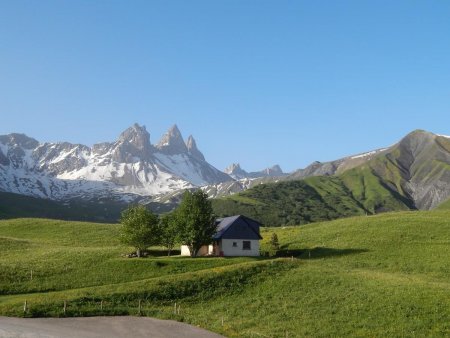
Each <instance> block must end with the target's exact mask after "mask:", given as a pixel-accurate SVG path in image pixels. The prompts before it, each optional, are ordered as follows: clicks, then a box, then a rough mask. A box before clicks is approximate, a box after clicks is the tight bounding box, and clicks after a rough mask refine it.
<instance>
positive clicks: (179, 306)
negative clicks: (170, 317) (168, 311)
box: [177, 305, 181, 314]
mask: <svg viewBox="0 0 450 338" xmlns="http://www.w3.org/2000/svg"><path fill="white" fill-rule="evenodd" d="M180 309H181V305H178V309H177V314H180Z"/></svg>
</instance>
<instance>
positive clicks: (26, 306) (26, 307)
mask: <svg viewBox="0 0 450 338" xmlns="http://www.w3.org/2000/svg"><path fill="white" fill-rule="evenodd" d="M27 310H28V303H27V301H26V300H25V303H24V304H23V313H27Z"/></svg>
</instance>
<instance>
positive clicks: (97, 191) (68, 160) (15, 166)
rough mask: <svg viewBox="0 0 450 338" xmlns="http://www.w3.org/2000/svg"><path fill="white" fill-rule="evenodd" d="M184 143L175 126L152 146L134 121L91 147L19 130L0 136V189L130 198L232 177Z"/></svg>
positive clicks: (66, 196)
mask: <svg viewBox="0 0 450 338" xmlns="http://www.w3.org/2000/svg"><path fill="white" fill-rule="evenodd" d="M166 143H167V144H166ZM187 143H188V145H189V147H188V146H186V144H185V143H184V141H183V140H182V136H181V133H180V131H179V130H178V128H177V127H176V126H174V127H172V128H171V129H170V130H169V131H168V132H167V133H166V135H165V136H164V137H163V140H162V141H161V142H160V143H159V146H158V147H154V146H152V145H151V143H150V134H149V133H148V132H147V130H146V129H145V127H143V126H139V125H138V124H135V125H133V126H132V127H130V128H128V129H127V130H125V131H124V132H123V133H122V134H121V135H120V137H119V139H118V140H117V141H116V142H114V143H101V144H96V145H94V146H93V147H92V148H90V147H87V146H84V145H80V144H70V143H67V142H59V143H39V142H37V141H36V140H34V139H31V138H28V137H27V136H25V135H22V134H10V135H5V136H0V190H1V191H6V192H13V193H18V194H25V195H31V196H36V197H44V198H50V199H56V200H64V199H70V198H74V197H82V198H94V197H95V198H97V197H113V198H116V199H122V200H130V199H132V195H136V196H154V195H158V194H166V193H170V192H173V191H177V190H180V189H188V188H193V187H200V186H203V185H208V184H218V183H222V182H226V181H232V180H233V179H232V178H231V177H230V176H228V175H226V174H224V173H223V172H221V171H219V170H218V169H216V168H214V167H213V166H211V165H210V164H209V163H207V162H206V161H204V160H203V159H204V158H203V155H202V154H201V153H200V151H199V150H198V149H197V146H196V143H195V141H194V139H193V138H192V137H190V138H189V140H188V142H187ZM188 148H189V149H188ZM130 196H131V197H130Z"/></svg>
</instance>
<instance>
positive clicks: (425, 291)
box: [0, 211, 450, 337]
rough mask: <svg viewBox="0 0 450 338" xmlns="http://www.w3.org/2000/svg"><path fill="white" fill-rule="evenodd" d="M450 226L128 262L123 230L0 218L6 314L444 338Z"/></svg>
mask: <svg viewBox="0 0 450 338" xmlns="http://www.w3.org/2000/svg"><path fill="white" fill-rule="evenodd" d="M449 219H450V212H449V211H439V212H438V211H434V212H403V213H387V214H382V215H377V216H361V217H354V218H347V219H341V220H336V221H332V222H325V223H314V224H308V225H305V226H302V227H284V228H267V229H266V228H265V229H263V233H262V235H263V237H264V238H265V240H264V243H263V249H264V248H265V247H266V245H267V244H266V242H267V240H268V239H269V238H270V235H271V233H272V232H276V233H277V234H278V236H279V238H280V243H281V246H282V248H281V250H280V254H281V255H284V256H287V257H288V258H275V259H263V258H198V259H190V258H182V257H170V258H169V257H153V258H146V259H128V258H123V257H122V255H123V254H124V253H126V252H128V251H129V250H130V249H129V248H127V247H123V246H121V245H120V244H119V243H118V242H117V230H118V228H117V225H111V224H94V223H72V222H61V221H47V220H33V219H21V220H6V221H1V222H0V247H1V248H2V255H1V256H0V314H2V315H17V316H23V315H24V313H23V305H24V302H25V300H27V304H28V306H29V309H28V311H27V313H26V314H25V315H26V316H49V315H51V316H63V315H64V314H63V303H64V301H66V302H67V310H66V316H79V315H111V314H138V304H139V301H141V313H142V314H143V315H149V316H155V317H161V318H172V319H177V320H183V321H185V322H188V323H191V324H194V325H199V326H202V327H205V328H207V329H210V330H213V331H216V332H219V333H223V334H225V335H227V336H240V337H267V336H268V337H286V336H289V337H297V336H314V337H330V336H372V337H376V336H379V337H384V336H432V337H446V336H448V335H450V223H449V221H448V220H449ZM155 253H156V252H155ZM291 256H295V257H294V259H291V258H290V257H291ZM31 270H33V278H32V279H31ZM102 301H103V303H102ZM175 302H176V303H177V313H176V314H174V303H175ZM101 304H102V305H101ZM178 306H179V312H178ZM222 323H223V324H222Z"/></svg>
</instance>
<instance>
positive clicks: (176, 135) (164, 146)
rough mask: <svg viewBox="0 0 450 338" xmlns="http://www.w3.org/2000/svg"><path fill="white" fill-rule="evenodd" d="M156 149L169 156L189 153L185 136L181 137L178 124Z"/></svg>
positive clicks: (166, 134)
mask: <svg viewBox="0 0 450 338" xmlns="http://www.w3.org/2000/svg"><path fill="white" fill-rule="evenodd" d="M156 148H157V149H159V150H160V151H161V152H162V153H164V154H167V155H176V154H183V153H187V152H188V148H187V146H186V144H185V143H184V140H183V136H182V135H181V132H180V130H179V129H178V127H177V125H176V124H174V125H173V126H172V127H171V128H170V129H169V130H168V131H167V132H166V133H165V134H164V135H163V137H162V138H161V140H160V141H159V143H158V145H157V146H156Z"/></svg>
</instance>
